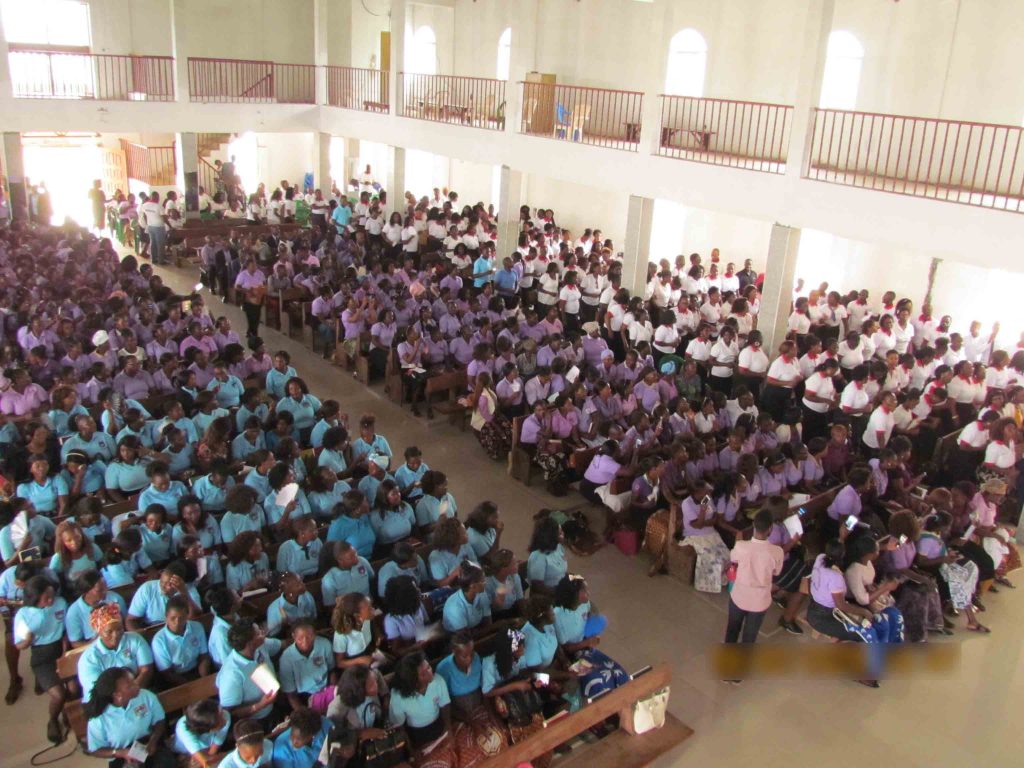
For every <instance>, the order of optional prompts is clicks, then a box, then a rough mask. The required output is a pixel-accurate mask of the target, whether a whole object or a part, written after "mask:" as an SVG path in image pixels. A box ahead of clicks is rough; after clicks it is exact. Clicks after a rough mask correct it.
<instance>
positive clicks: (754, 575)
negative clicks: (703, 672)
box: [725, 509, 785, 643]
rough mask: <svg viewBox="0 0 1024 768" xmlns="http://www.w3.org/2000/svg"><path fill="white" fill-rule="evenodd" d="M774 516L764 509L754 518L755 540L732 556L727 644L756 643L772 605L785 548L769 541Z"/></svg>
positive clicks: (740, 545)
mask: <svg viewBox="0 0 1024 768" xmlns="http://www.w3.org/2000/svg"><path fill="white" fill-rule="evenodd" d="M771 530H772V514H771V512H769V511H768V510H767V509H762V510H761V511H759V512H758V513H757V515H755V516H754V538H753V539H751V540H750V541H737V542H736V546H734V547H733V549H732V553H731V555H730V557H731V560H732V562H733V563H734V564H735V566H736V580H735V581H734V582H733V585H732V592H730V593H729V623H728V625H727V626H726V629H725V642H727V643H735V642H737V641H738V640H740V637H741V633H742V642H744V643H753V642H756V641H757V633H758V630H760V629H761V622H762V621H764V614H765V612H766V611H767V610H768V608H769V606H770V605H771V604H772V577H773V576H777V575H778V574H779V573H781V572H782V564H783V561H784V560H785V554H784V553H783V551H782V547H780V546H778V545H776V544H772V543H771V542H769V541H768V534H769V533H771Z"/></svg>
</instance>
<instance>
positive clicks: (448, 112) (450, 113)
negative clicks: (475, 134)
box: [441, 104, 471, 123]
mask: <svg viewBox="0 0 1024 768" xmlns="http://www.w3.org/2000/svg"><path fill="white" fill-rule="evenodd" d="M470 109H471V107H470V106H468V105H463V104H445V105H444V106H443V107H442V108H441V110H442V111H441V119H442V120H450V119H452V118H453V117H457V118H459V122H460V123H468V122H469V110H470Z"/></svg>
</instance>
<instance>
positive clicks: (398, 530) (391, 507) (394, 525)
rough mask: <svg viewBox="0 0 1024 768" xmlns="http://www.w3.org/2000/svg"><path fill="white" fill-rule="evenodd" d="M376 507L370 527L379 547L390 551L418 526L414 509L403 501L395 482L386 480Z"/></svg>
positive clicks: (382, 485)
mask: <svg viewBox="0 0 1024 768" xmlns="http://www.w3.org/2000/svg"><path fill="white" fill-rule="evenodd" d="M376 502H377V503H376V505H375V506H374V510H373V512H371V513H370V525H372V526H373V531H374V533H375V534H376V535H377V546H378V547H379V548H380V549H381V550H382V554H383V553H384V552H383V550H385V549H386V550H390V549H391V547H390V546H389V545H391V544H394V543H395V542H396V541H400V540H401V539H404V538H406V537H408V536H409V535H410V534H411V533H412V529H413V526H414V525H415V524H416V516H415V515H414V514H413V511H412V507H410V506H409V505H408V503H406V502H405V501H402V492H401V491H399V490H398V484H397V483H395V481H394V480H384V481H383V482H382V483H381V484H380V488H379V489H378V490H377V499H376Z"/></svg>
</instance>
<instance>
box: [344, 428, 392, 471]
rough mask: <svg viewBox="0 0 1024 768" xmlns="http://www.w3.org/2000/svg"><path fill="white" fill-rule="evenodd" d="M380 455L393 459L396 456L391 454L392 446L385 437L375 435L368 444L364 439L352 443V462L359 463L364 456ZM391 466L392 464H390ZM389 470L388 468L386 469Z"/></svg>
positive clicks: (359, 438) (360, 438) (357, 439)
mask: <svg viewBox="0 0 1024 768" xmlns="http://www.w3.org/2000/svg"><path fill="white" fill-rule="evenodd" d="M373 453H375V454H379V455H382V456H387V457H388V458H389V459H393V458H394V456H395V454H394V453H392V452H391V445H390V443H388V441H387V439H386V438H385V437H384V436H383V435H374V436H373V440H371V441H370V442H366V441H365V440H364V439H363V438H362V437H357V438H356V439H355V440H353V441H352V461H353V462H357V461H359V460H360V459H361V458H363V457H364V456H369V455H370V454H373ZM389 464H390V462H389ZM385 469H387V467H385Z"/></svg>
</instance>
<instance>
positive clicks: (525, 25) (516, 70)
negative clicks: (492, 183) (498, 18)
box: [502, 3, 537, 210]
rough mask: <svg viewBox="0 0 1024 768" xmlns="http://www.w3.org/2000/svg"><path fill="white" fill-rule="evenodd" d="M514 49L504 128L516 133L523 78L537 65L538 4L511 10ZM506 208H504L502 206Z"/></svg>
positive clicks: (506, 97)
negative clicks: (512, 11)
mask: <svg viewBox="0 0 1024 768" xmlns="http://www.w3.org/2000/svg"><path fill="white" fill-rule="evenodd" d="M511 27H512V51H511V56H510V58H509V67H508V83H507V84H506V85H505V131H506V132H508V133H516V132H517V131H518V130H519V126H520V125H521V124H522V120H523V99H522V86H521V85H520V83H521V82H523V81H524V80H526V73H527V72H533V71H535V70H536V69H537V4H536V3H519V4H516V7H515V9H514V13H513V14H512V24H511ZM502 210H504V209H502Z"/></svg>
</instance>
